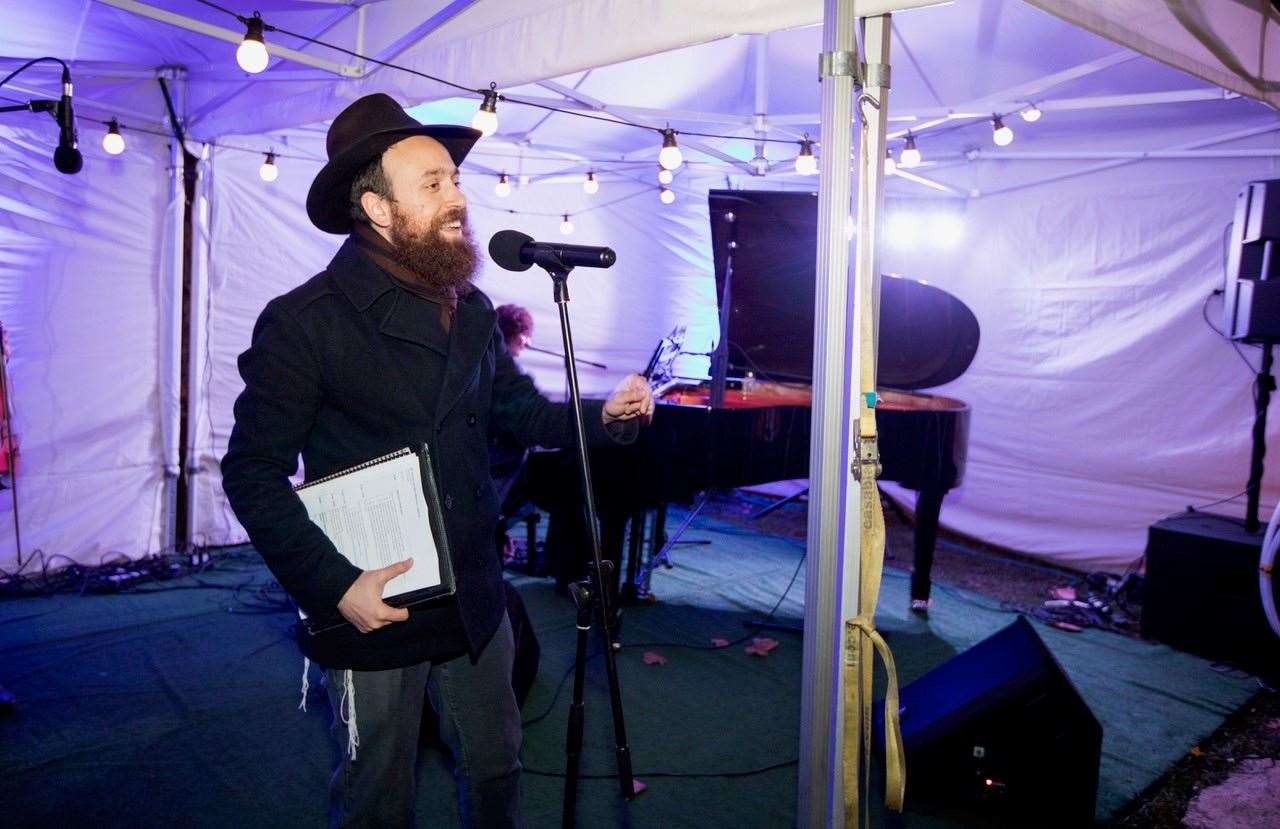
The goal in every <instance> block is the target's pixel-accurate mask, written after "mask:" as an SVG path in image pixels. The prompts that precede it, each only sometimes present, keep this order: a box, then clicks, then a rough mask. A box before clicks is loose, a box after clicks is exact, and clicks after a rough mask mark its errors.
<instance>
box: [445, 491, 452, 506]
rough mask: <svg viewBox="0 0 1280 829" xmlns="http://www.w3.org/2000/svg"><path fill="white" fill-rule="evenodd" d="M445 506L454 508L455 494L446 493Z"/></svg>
mask: <svg viewBox="0 0 1280 829" xmlns="http://www.w3.org/2000/svg"><path fill="white" fill-rule="evenodd" d="M444 508H445V509H453V496H452V495H448V494H446V495H445V496H444Z"/></svg>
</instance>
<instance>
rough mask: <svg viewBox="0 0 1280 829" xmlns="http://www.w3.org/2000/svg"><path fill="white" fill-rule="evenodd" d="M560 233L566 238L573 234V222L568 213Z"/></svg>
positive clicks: (561, 224)
mask: <svg viewBox="0 0 1280 829" xmlns="http://www.w3.org/2000/svg"><path fill="white" fill-rule="evenodd" d="M560 232H561V233H563V234H564V235H565V236H568V235H569V234H570V233H573V221H572V220H571V219H570V218H569V214H568V213H565V214H564V221H562V222H561V223H560Z"/></svg>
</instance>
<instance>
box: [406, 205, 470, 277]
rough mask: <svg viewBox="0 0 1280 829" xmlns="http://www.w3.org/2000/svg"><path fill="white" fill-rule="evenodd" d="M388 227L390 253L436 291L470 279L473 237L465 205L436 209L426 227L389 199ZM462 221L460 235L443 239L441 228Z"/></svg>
mask: <svg viewBox="0 0 1280 829" xmlns="http://www.w3.org/2000/svg"><path fill="white" fill-rule="evenodd" d="M391 215H392V222H391V227H390V229H389V230H390V236H391V251H392V256H393V257H394V258H395V260H396V262H398V263H399V264H400V265H401V266H403V267H405V268H407V269H408V270H409V271H410V272H412V273H413V274H414V275H416V276H417V277H418V279H419V280H421V281H422V284H423V285H424V286H426V287H428V288H431V289H433V290H437V291H446V290H449V289H454V290H457V289H458V288H461V287H462V286H464V285H466V284H468V283H469V282H470V281H471V277H472V276H473V275H474V274H475V271H476V261H477V259H478V255H477V253H476V244H475V240H474V239H472V238H471V227H470V226H469V225H468V224H467V211H466V209H465V208H459V209H456V210H448V211H443V212H441V213H437V214H436V216H435V218H434V219H432V220H431V223H430V224H428V225H426V226H425V227H424V226H423V225H422V223H420V222H417V221H415V220H414V219H412V218H411V217H409V216H407V215H405V214H404V213H401V212H400V209H399V208H398V207H397V206H396V205H395V203H394V202H392V206H391ZM459 221H460V222H461V223H462V238H461V239H458V240H457V241H453V240H450V239H446V238H445V237H444V235H443V233H442V232H441V229H442V228H443V227H444V226H445V225H447V224H449V223H450V222H459Z"/></svg>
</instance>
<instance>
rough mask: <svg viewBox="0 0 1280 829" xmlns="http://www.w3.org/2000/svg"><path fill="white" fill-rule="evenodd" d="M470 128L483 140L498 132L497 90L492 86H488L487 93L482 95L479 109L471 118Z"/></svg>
mask: <svg viewBox="0 0 1280 829" xmlns="http://www.w3.org/2000/svg"><path fill="white" fill-rule="evenodd" d="M471 126H473V127H475V128H476V129H478V130H480V134H481V135H482V136H484V137H485V138H488V137H489V136H491V135H493V134H494V133H495V132H497V131H498V90H497V87H496V86H495V85H494V84H489V91H488V92H486V93H484V100H483V101H481V102H480V108H479V109H478V110H476V114H475V115H473V116H472V117H471Z"/></svg>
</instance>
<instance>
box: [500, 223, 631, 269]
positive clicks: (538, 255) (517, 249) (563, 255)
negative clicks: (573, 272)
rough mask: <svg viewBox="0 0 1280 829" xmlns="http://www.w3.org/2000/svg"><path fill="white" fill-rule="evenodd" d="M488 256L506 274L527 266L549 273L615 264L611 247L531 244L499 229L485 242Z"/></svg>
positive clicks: (516, 233) (530, 239)
mask: <svg viewBox="0 0 1280 829" xmlns="http://www.w3.org/2000/svg"><path fill="white" fill-rule="evenodd" d="M489 256H490V258H492V259H493V261H494V262H497V263H498V265H499V266H501V267H503V268H506V269H507V270H509V271H527V270H528V269H529V267H530V266H531V265H539V266H541V267H543V268H547V269H549V270H563V269H566V268H607V267H609V266H611V265H612V264H613V263H614V262H617V261H618V255H617V254H616V253H614V252H613V249H612V248H603V247H593V246H591V245H562V244H556V243H552V242H535V241H533V237H532V236H526V235H525V234H523V233H521V232H520V231H518V230H499V231H498V232H497V233H495V234H493V238H492V239H490V240H489Z"/></svg>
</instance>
